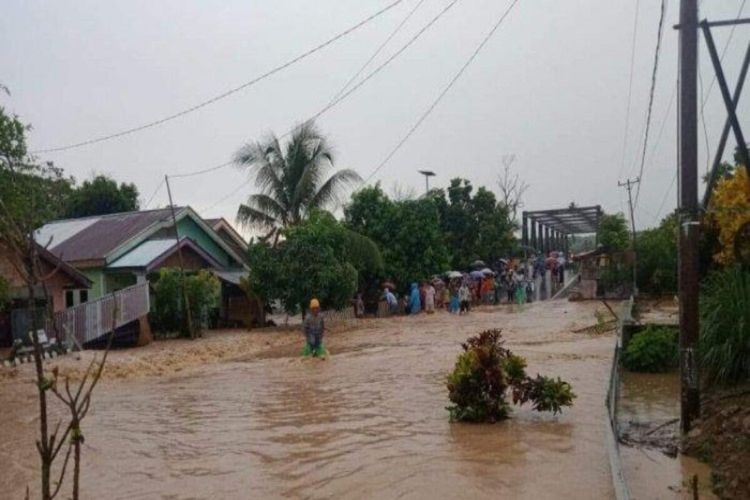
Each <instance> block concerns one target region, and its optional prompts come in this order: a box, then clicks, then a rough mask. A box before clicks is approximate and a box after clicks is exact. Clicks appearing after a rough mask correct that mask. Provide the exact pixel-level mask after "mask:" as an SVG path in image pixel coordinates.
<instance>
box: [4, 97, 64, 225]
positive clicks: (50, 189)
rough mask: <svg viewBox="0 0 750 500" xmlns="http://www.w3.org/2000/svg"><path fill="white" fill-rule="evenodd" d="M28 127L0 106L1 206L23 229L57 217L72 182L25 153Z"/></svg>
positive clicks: (26, 151)
mask: <svg viewBox="0 0 750 500" xmlns="http://www.w3.org/2000/svg"><path fill="white" fill-rule="evenodd" d="M29 129H30V126H28V125H25V124H24V123H23V122H21V120H20V119H19V118H18V116H16V115H9V114H7V113H6V112H5V109H4V108H2V107H0V201H1V202H2V207H0V208H2V211H3V213H4V215H7V216H8V220H13V221H15V223H16V224H17V225H19V227H20V229H21V230H22V231H26V230H31V229H34V228H36V227H39V226H41V225H42V224H44V223H45V222H47V221H48V220H50V219H54V218H57V217H59V216H60V215H61V213H62V212H61V209H60V207H62V206H64V204H65V200H66V199H67V196H68V194H69V193H70V189H71V182H72V181H71V179H69V178H66V177H64V176H63V171H62V169H59V168H57V167H55V166H54V165H52V164H51V163H48V164H45V165H38V164H37V163H36V162H35V161H34V159H33V158H31V157H30V156H29V155H28V150H27V146H26V132H27V131H28V130H29ZM0 231H2V229H0Z"/></svg>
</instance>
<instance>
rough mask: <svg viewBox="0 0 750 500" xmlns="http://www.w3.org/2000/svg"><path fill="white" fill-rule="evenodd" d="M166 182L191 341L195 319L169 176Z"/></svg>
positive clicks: (166, 177) (193, 335)
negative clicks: (191, 309) (189, 295)
mask: <svg viewBox="0 0 750 500" xmlns="http://www.w3.org/2000/svg"><path fill="white" fill-rule="evenodd" d="M164 182H166V184H167V195H168V196H169V208H170V209H171V210H172V225H173V226H174V238H175V241H177V258H178V260H179V262H180V283H181V285H182V286H181V288H182V300H183V301H184V302H185V315H186V316H187V329H188V335H190V338H191V339H194V338H195V330H193V317H192V315H191V314H190V300H188V294H187V289H186V288H185V262H184V261H183V260H182V247H181V246H180V232H179V231H178V230H177V216H176V215H175V212H174V203H172V190H171V189H170V188H169V176H167V175H165V176H164Z"/></svg>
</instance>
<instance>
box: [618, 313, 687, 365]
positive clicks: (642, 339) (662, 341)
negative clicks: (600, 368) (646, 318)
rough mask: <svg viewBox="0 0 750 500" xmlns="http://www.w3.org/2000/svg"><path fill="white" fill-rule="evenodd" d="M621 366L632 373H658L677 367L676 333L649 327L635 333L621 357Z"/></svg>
mask: <svg viewBox="0 0 750 500" xmlns="http://www.w3.org/2000/svg"><path fill="white" fill-rule="evenodd" d="M622 364H623V365H624V366H625V368H627V369H628V370H631V371H634V372H647V373H659V372H665V371H669V370H671V369H673V368H675V366H677V332H676V331H675V330H673V329H672V328H669V327H663V326H655V325H649V326H647V327H646V329H645V330H642V331H640V332H638V333H636V334H635V335H634V336H633V338H632V339H631V340H630V343H629V344H628V347H627V349H625V352H624V353H623V356H622Z"/></svg>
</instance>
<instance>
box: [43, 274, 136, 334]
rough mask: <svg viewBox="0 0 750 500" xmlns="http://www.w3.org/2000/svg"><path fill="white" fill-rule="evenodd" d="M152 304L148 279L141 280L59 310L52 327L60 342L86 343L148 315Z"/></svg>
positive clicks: (51, 329)
mask: <svg viewBox="0 0 750 500" xmlns="http://www.w3.org/2000/svg"><path fill="white" fill-rule="evenodd" d="M149 306H150V303H149V289H148V282H146V283H139V284H137V285H133V286H130V287H128V288H123V289H122V290H118V291H116V292H114V293H111V294H109V295H105V296H104V297H102V298H100V299H97V300H94V301H91V302H86V303H84V304H80V305H78V306H75V307H71V308H70V309H66V310H64V311H58V312H56V313H55V314H54V326H53V327H52V328H48V330H49V331H51V333H53V334H54V333H56V334H57V335H58V341H59V342H66V343H70V342H73V341H75V342H77V343H78V344H79V345H83V344H85V343H86V342H90V341H92V340H95V339H97V338H99V337H101V336H102V335H105V334H107V333H109V332H111V331H112V330H114V329H116V328H118V327H120V326H122V325H125V324H127V323H130V322H131V321H135V320H137V319H138V318H140V317H142V316H145V315H146V314H148V311H149ZM50 326H52V325H50Z"/></svg>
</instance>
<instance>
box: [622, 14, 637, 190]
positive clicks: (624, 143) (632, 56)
mask: <svg viewBox="0 0 750 500" xmlns="http://www.w3.org/2000/svg"><path fill="white" fill-rule="evenodd" d="M640 6H641V1H640V0H637V1H636V2H635V18H634V19H633V42H632V45H631V49H630V79H629V83H628V105H627V107H626V108H625V133H624V135H623V138H622V161H620V171H619V172H618V174H617V178H618V179H619V178H620V176H622V170H623V169H624V168H625V152H626V151H627V149H628V131H629V129H630V104H631V101H632V98H633V73H635V42H636V39H637V37H638V12H639V10H640Z"/></svg>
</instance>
